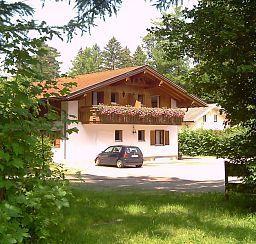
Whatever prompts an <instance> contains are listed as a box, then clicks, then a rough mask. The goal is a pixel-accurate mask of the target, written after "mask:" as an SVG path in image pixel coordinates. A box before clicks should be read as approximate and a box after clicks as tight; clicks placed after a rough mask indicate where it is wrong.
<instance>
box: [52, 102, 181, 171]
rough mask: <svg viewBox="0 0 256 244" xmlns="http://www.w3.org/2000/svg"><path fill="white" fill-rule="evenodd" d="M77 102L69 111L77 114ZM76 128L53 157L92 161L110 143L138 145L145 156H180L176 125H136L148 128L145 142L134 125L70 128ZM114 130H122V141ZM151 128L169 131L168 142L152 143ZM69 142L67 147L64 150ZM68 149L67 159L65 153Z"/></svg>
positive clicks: (71, 161)
mask: <svg viewBox="0 0 256 244" xmlns="http://www.w3.org/2000/svg"><path fill="white" fill-rule="evenodd" d="M77 105H78V104H77V101H69V102H68V104H67V109H68V113H69V114H72V115H76V116H77V115H78V106H77ZM74 126H75V127H77V129H78V130H79V132H78V133H72V134H71V135H69V136H68V137H69V138H68V140H66V141H61V147H60V148H55V149H54V160H55V162H59V163H66V164H70V165H73V166H75V165H81V164H83V162H88V161H93V160H94V159H95V157H96V156H97V154H98V153H100V152H101V151H103V150H104V149H106V148H107V147H108V146H110V145H120V144H122V145H135V146H138V147H139V148H140V149H141V150H142V152H143V155H144V156H145V157H163V156H165V157H176V156H177V155H178V126H176V125H167V126H166V125H134V128H135V130H136V131H138V130H145V141H143V142H141V141H138V133H135V134H134V133H132V131H133V125H131V124H129V125H128V124H125V125H122V124H81V123H79V124H72V125H69V126H68V127H69V128H72V127H74ZM115 130H122V131H123V141H122V142H115V138H114V133H115ZM151 130H168V131H169V144H170V145H165V146H151V145H150V131H151ZM65 143H66V149H65ZM65 151H66V159H64V154H65Z"/></svg>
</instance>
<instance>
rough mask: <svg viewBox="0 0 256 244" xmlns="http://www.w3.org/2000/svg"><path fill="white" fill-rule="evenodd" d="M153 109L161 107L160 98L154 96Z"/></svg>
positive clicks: (152, 100)
mask: <svg viewBox="0 0 256 244" xmlns="http://www.w3.org/2000/svg"><path fill="white" fill-rule="evenodd" d="M151 107H152V108H159V107H160V96H152V97H151Z"/></svg>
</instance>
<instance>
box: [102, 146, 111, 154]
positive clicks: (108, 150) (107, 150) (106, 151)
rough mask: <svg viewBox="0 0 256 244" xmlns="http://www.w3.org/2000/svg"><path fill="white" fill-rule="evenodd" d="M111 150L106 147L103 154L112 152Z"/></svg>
mask: <svg viewBox="0 0 256 244" xmlns="http://www.w3.org/2000/svg"><path fill="white" fill-rule="evenodd" d="M112 150H113V147H108V148H107V149H106V150H105V151H104V152H105V153H109V152H112Z"/></svg>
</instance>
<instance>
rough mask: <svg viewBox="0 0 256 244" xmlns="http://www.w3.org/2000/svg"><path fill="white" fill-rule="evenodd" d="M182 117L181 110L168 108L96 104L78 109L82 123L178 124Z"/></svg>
mask: <svg viewBox="0 0 256 244" xmlns="http://www.w3.org/2000/svg"><path fill="white" fill-rule="evenodd" d="M183 117H184V113H183V112H182V111H181V110H179V109H170V108H166V109H165V108H146V107H143V108H135V107H128V106H106V105H97V106H92V107H81V108H80V109H79V120H80V121H81V122H82V123H83V124H147V125H180V124H181V122H182V121H183Z"/></svg>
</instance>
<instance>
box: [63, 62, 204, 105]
mask: <svg viewBox="0 0 256 244" xmlns="http://www.w3.org/2000/svg"><path fill="white" fill-rule="evenodd" d="M140 73H144V74H146V73H147V74H149V75H152V76H154V77H155V78H156V79H158V80H159V81H160V82H161V86H162V88H163V89H164V90H165V91H167V92H168V91H169V92H172V93H174V94H176V96H180V97H181V98H183V99H184V100H186V106H185V107H191V106H193V107H206V106H207V103H205V102H204V101H202V100H201V99H199V98H198V97H196V96H194V95H192V94H189V93H188V92H187V91H186V90H185V89H183V88H182V87H180V86H179V85H177V84H175V83H174V82H172V81H171V80H169V79H168V78H167V77H165V76H163V75H161V74H159V73H158V72H157V71H156V70H154V69H152V68H151V67H149V66H148V65H145V66H140V67H138V68H136V69H134V70H131V71H128V72H126V73H123V74H121V75H117V76H115V77H112V78H109V79H106V80H103V81H100V82H98V83H96V84H93V85H90V86H87V87H85V88H82V89H80V90H78V91H75V92H72V93H70V94H69V95H67V96H64V97H61V99H62V100H73V99H76V98H78V97H80V96H82V95H83V94H85V93H88V92H91V91H94V90H96V89H100V88H102V87H105V86H108V85H111V84H114V83H116V82H118V81H121V80H124V79H126V78H128V77H131V76H134V75H138V74H140Z"/></svg>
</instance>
